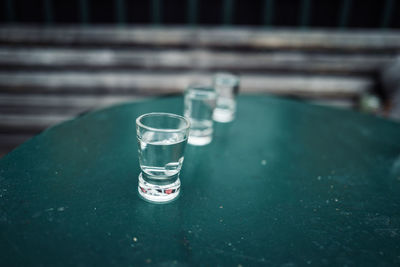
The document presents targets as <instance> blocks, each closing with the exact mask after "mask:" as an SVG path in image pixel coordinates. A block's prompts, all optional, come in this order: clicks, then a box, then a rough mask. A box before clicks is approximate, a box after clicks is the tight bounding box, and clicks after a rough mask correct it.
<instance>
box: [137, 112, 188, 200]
mask: <svg viewBox="0 0 400 267" xmlns="http://www.w3.org/2000/svg"><path fill="white" fill-rule="evenodd" d="M189 126H190V122H189V121H188V120H187V119H186V118H184V117H182V116H179V115H175V114H171V113H147V114H143V115H141V116H139V117H138V118H137V119H136V135H137V141H138V152H139V164H140V168H141V169H142V172H141V173H140V174H139V185H138V191H139V194H140V195H141V196H142V197H143V198H144V199H145V200H148V201H151V202H157V203H160V202H168V201H171V200H173V199H175V198H176V197H177V196H178V195H179V192H180V186H181V182H180V179H179V172H180V170H181V168H182V164H183V153H184V150H185V146H186V143H187V138H188V135H189Z"/></svg>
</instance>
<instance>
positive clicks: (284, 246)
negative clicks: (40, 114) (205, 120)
mask: <svg viewBox="0 0 400 267" xmlns="http://www.w3.org/2000/svg"><path fill="white" fill-rule="evenodd" d="M182 102H183V101H182V98H180V97H172V98H165V99H156V100H151V101H146V102H140V103H131V104H124V105H119V106H115V107H111V108H107V109H104V110H101V111H97V112H93V113H89V114H87V115H84V116H82V117H79V118H77V119H74V120H71V121H68V122H65V123H62V124H60V125H57V126H55V127H52V128H50V129H48V130H46V131H44V132H43V133H41V134H40V135H38V136H36V137H35V138H33V139H31V140H29V141H28V142H26V143H24V144H22V145H21V146H19V147H18V148H17V149H15V150H14V151H13V152H11V153H10V154H8V155H6V156H5V157H4V158H3V159H1V160H0V237H1V242H0V251H1V252H0V255H1V259H2V260H1V261H2V263H3V264H4V266H7V265H11V264H14V265H15V264H16V265H32V264H37V265H64V264H68V265H78V264H81V265H90V266H97V265H112V264H115V265H132V266H137V265H150V266H170V265H176V266H188V265H200V266H218V265H227V266H249V265H251V266H254V265H279V266H281V265H282V266H297V265H308V264H312V265H343V266H345V265H349V266H350V265H355V266H367V265H371V266H376V265H380V266H386V265H397V266H398V265H399V264H400V142H399V141H400V124H397V123H394V122H391V121H387V120H384V119H379V118H376V117H373V116H368V115H363V114H358V113H355V112H350V111H344V110H336V109H331V108H323V107H317V106H313V105H307V104H304V103H300V102H297V101H292V100H286V99H280V98H274V97H266V96H240V97H239V98H238V113H237V118H236V120H235V121H233V122H231V123H227V124H219V123H217V124H215V134H214V139H213V142H212V143H211V144H209V145H207V146H204V147H193V146H190V145H188V146H187V148H186V151H185V161H184V164H183V169H182V172H181V175H180V177H181V181H182V192H181V195H180V197H179V198H178V199H177V200H176V201H174V202H172V203H169V204H164V205H156V204H151V203H148V202H145V201H143V200H142V199H140V198H139V196H138V193H137V176H138V174H139V172H140V168H139V164H138V155H137V144H136V134H135V118H136V117H137V116H138V115H140V114H143V113H147V112H153V111H165V112H173V113H177V114H182V110H183V107H182V106H183V103H182Z"/></svg>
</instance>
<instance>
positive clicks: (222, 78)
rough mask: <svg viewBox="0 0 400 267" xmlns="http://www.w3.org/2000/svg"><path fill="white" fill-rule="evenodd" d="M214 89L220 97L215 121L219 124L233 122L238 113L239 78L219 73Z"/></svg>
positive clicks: (216, 76) (215, 111) (215, 77)
mask: <svg viewBox="0 0 400 267" xmlns="http://www.w3.org/2000/svg"><path fill="white" fill-rule="evenodd" d="M214 88H215V90H216V92H217V95H218V97H217V106H216V108H215V110H214V114H213V119H214V120H215V121H218V122H230V121H233V120H234V118H235V113H236V95H237V94H238V92H239V78H238V77H237V76H236V75H233V74H230V73H217V74H216V75H215V76H214Z"/></svg>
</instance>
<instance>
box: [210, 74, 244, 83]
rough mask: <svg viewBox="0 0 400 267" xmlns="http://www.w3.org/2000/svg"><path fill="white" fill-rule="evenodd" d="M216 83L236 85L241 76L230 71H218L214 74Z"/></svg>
mask: <svg viewBox="0 0 400 267" xmlns="http://www.w3.org/2000/svg"><path fill="white" fill-rule="evenodd" d="M214 84H217V85H222V86H236V85H238V84H239V77H238V76H237V75H235V74H233V73H230V72H217V73H216V74H214Z"/></svg>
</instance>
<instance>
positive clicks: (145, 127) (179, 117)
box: [136, 112, 190, 133]
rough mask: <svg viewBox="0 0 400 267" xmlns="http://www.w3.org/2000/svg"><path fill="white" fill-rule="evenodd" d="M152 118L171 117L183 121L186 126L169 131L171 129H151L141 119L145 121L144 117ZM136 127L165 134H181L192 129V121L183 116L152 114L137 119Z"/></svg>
mask: <svg viewBox="0 0 400 267" xmlns="http://www.w3.org/2000/svg"><path fill="white" fill-rule="evenodd" d="M149 116H150V117H151V116H166V117H170V118H175V119H179V120H181V121H184V122H185V126H183V127H180V128H177V129H169V128H154V127H150V126H147V125H144V124H143V123H142V122H141V119H143V118H144V117H149ZM136 125H137V126H139V127H141V128H144V129H146V130H150V131H154V132H165V133H174V132H181V131H185V130H187V129H189V127H190V121H189V120H188V119H186V118H185V117H183V116H180V115H177V114H174V113H168V112H150V113H145V114H142V115H140V116H139V117H137V118H136Z"/></svg>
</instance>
